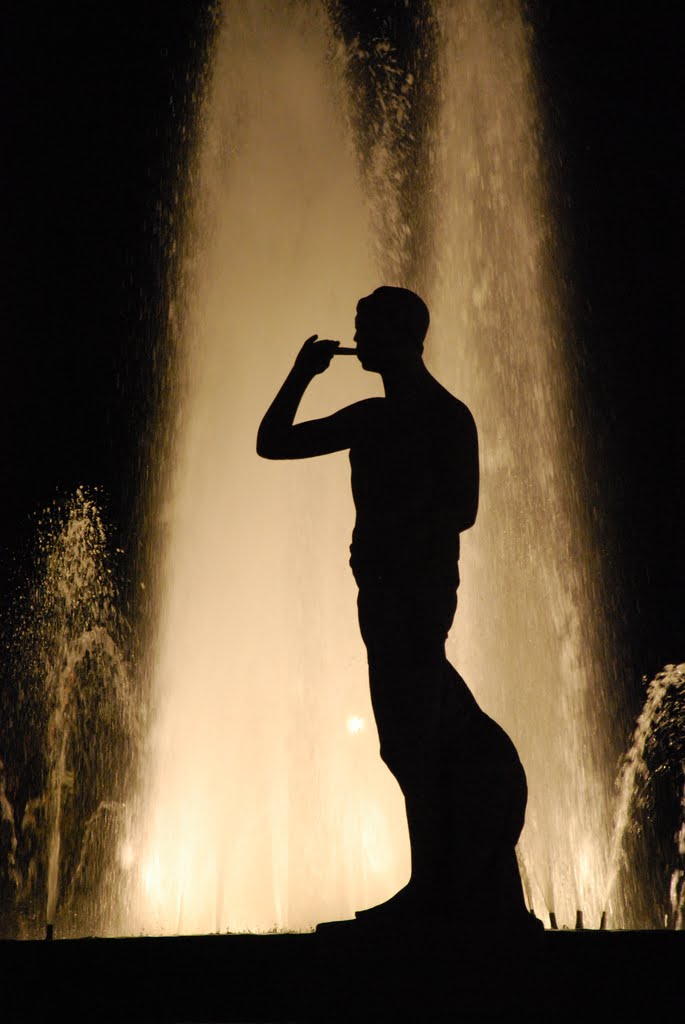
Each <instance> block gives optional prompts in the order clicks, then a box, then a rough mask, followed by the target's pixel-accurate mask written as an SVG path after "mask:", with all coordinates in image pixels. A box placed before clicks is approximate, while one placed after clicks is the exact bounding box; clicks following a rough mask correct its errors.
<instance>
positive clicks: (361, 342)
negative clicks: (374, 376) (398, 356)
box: [354, 300, 394, 373]
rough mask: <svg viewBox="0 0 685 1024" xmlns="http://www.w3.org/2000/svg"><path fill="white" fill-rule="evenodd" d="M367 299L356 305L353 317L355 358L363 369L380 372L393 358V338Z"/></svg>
mask: <svg viewBox="0 0 685 1024" xmlns="http://www.w3.org/2000/svg"><path fill="white" fill-rule="evenodd" d="M379 313H380V311H376V310H374V308H373V306H372V305H371V304H370V303H369V301H368V300H362V301H361V302H360V303H359V305H358V306H357V315H356V317H355V318H354V326H355V332H354V340H355V341H356V343H357V358H358V359H359V362H360V363H361V364H362V366H363V368H364V369H365V370H369V371H370V372H372V373H381V372H382V371H383V369H385V367H386V366H387V365H388V362H389V361H392V358H393V351H394V346H393V339H392V338H390V337H389V336H388V334H387V328H386V325H385V323H384V321H383V319H382V317H381V316H380V315H379Z"/></svg>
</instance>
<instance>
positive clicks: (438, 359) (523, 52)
mask: <svg viewBox="0 0 685 1024" xmlns="http://www.w3.org/2000/svg"><path fill="white" fill-rule="evenodd" d="M439 23H440V46H441V53H440V59H439V65H438V66H439V69H440V84H439V88H440V90H441V97H440V104H439V109H440V113H439V118H438V122H437V126H436V128H435V130H434V138H433V142H432V152H433V166H434V183H435V186H434V187H435V193H434V196H433V199H432V202H433V203H434V204H435V208H434V212H435V213H436V217H435V222H436V224H437V225H438V227H437V228H436V232H435V235H434V240H433V254H432V260H431V262H430V266H429V267H428V268H424V275H423V276H424V277H425V279H426V288H425V291H426V293H427V294H426V298H427V300H428V302H429V305H430V307H431V309H432V312H433V327H432V330H431V335H430V348H429V353H430V355H429V359H430V362H431V365H432V366H433V367H434V368H435V369H436V371H437V373H438V375H439V376H440V378H441V379H442V380H443V381H444V382H445V383H446V384H447V386H448V387H451V388H452V389H453V390H454V391H455V393H457V394H458V395H459V396H460V397H462V398H463V399H464V400H465V401H466V402H467V403H468V404H469V405H470V406H471V408H472V410H473V412H474V415H475V417H476V420H477V422H478V423H479V426H480V431H481V443H482V452H483V490H482V506H481V507H482V512H481V516H480V519H479V522H478V524H477V527H476V528H475V529H474V530H473V531H472V533H471V534H470V535H468V536H467V537H465V539H464V543H463V563H462V564H463V573H462V576H463V580H464V586H463V598H462V604H461V608H460V612H459V614H458V618H457V624H456V627H455V630H454V639H453V640H452V641H451V648H452V651H453V653H454V657H455V660H456V663H457V664H458V666H459V668H460V670H461V671H462V672H463V674H464V675H465V677H466V679H467V680H468V681H469V683H470V684H471V685H472V687H473V689H474V692H475V693H476V695H477V697H478V698H479V700H480V701H481V702H482V704H483V706H484V707H485V708H486V710H488V711H489V712H491V713H492V714H493V715H494V716H495V717H496V718H498V719H499V720H500V721H501V722H502V723H503V724H504V726H505V727H506V728H507V729H508V730H509V731H510V732H511V734H512V737H513V738H514V740H515V742H516V743H517V745H518V746H519V747H520V750H521V754H522V757H523V760H524V763H525V764H526V766H527V769H528V772H529V776H530V787H531V792H532V796H531V803H530V811H529V823H528V826H527V828H526V833H525V839H524V843H523V850H524V856H525V860H526V865H527V874H528V878H529V880H530V884H531V890H532V898H533V900H534V902H535V906H536V909H538V911H539V912H540V913H541V914H543V913H544V911H545V908H546V909H547V910H554V911H556V914H557V918H558V919H560V920H561V921H562V922H565V923H572V922H573V921H574V920H575V912H576V909H577V908H578V907H583V908H584V910H585V913H586V921H591V920H592V917H593V916H594V917H595V918H596V920H597V922H598V921H599V916H600V913H601V910H602V896H603V892H602V886H603V879H604V876H605V872H606V855H607V849H608V836H609V831H610V824H611V822H610V809H609V806H608V804H609V799H610V794H611V778H612V775H613V770H614V764H615V763H616V756H617V751H614V750H612V748H611V742H610V741H611V737H610V736H609V735H607V726H606V721H607V720H606V718H605V717H604V700H605V697H604V694H605V688H606V687H609V686H611V684H612V683H613V682H614V679H613V675H612V670H611V665H610V663H609V661H608V659H607V658H606V657H601V656H598V652H599V651H601V650H602V645H601V644H600V643H599V640H598V635H599V634H600V633H602V632H603V620H602V615H603V609H604V593H603V591H602V590H601V589H600V588H599V587H598V585H597V584H595V583H594V581H595V580H596V578H597V574H596V562H595V556H594V553H593V551H592V547H591V543H592V542H591V537H590V534H589V531H588V529H587V527H586V523H585V519H586V517H585V515H584V513H583V504H584V501H585V496H584V494H583V491H582V477H580V476H579V465H578V462H579V452H578V450H577V449H574V431H573V420H574V409H573V405H572V400H573V396H572V392H571V388H570V386H569V385H568V384H567V378H568V370H567V359H566V353H565V350H564V331H565V326H566V325H565V323H564V319H563V310H562V308H561V305H560V302H559V301H558V299H557V291H558V289H557V288H556V287H555V276H556V275H557V274H558V273H559V270H558V268H557V265H556V264H555V252H554V248H553V244H552V241H553V239H552V229H551V225H550V220H549V217H550V214H549V207H548V202H547V196H546V182H545V180H544V170H543V163H542V160H541V157H540V153H539V149H538V145H539V136H540V124H539V115H538V110H537V104H536V97H535V83H534V81H533V79H532V72H531V67H530V57H529V49H530V39H529V35H528V31H527V29H526V28H525V26H524V25H523V23H522V20H521V17H520V15H519V12H518V7H517V5H516V4H515V3H513V2H511V3H503V4H502V3H499V4H491V3H487V2H486V3H482V2H479V3H475V2H464V3H461V4H447V5H445V7H444V9H443V10H441V12H440V16H439ZM346 56H347V55H346V54H345V52H344V50H343V49H342V48H341V47H340V46H339V45H338V44H335V43H334V42H333V36H332V34H331V31H330V27H329V26H328V25H327V23H326V18H325V17H324V15H323V14H322V13H321V11H320V9H319V8H318V7H316V6H313V5H307V4H303V5H300V6H297V7H296V8H294V9H292V10H291V9H289V10H288V13H287V15H286V14H285V13H284V12H283V11H282V9H281V8H280V7H279V5H269V4H253V5H250V7H249V9H248V10H247V11H246V10H239V9H236V7H232V6H231V5H228V6H227V8H226V12H225V15H224V21H223V26H222V29H221V32H220V34H219V37H218V39H217V41H216V47H215V51H214V57H213V61H214V63H213V71H212V78H211V83H210V85H209V89H208V95H207V98H206V103H205V107H204V110H203V115H202V116H203V130H202V137H201V141H200V144H199V148H198V152H197V155H196V164H195V169H194V172H193V176H192V180H193V189H194V200H195V210H194V220H193V228H192V230H191V231H190V232H189V233H188V236H187V237H186V238H185V239H184V240H183V245H184V247H185V248H184V251H185V269H184V271H183V273H182V275H181V278H180V280H179V284H178V296H177V300H176V306H175V311H174V312H175V316H176V317H177V321H178V326H177V329H178V330H179V332H180V334H181V336H182V338H183V340H184V345H185V349H184V355H183V361H182V364H181V365H180V366H179V373H180V374H181V377H182V398H183V401H182V407H181V413H180V415H179V418H178V422H177V423H176V425H175V429H176V431H177V434H176V436H177V448H176V462H175V465H174V467H173V470H172V475H171V484H170V489H169V495H168V499H167V502H166V505H165V507H164V510H163V515H164V516H165V522H166V532H167V545H166V549H165V552H164V564H163V570H162V582H161V587H162V593H163V605H162V612H161V621H160V626H159V632H158V646H157V652H156V655H155V663H154V669H153V685H154V692H155V701H156V721H155V726H154V730H153V733H152V736H151V749H150V760H149V772H148V778H149V785H148V790H147V792H146V795H145V800H146V802H145V810H144V813H143V817H144V820H145V835H144V842H143V846H142V848H141V851H140V857H141V866H142V874H143V879H144V884H143V890H142V892H141V895H140V903H139V906H140V915H141V916H140V922H141V927H143V928H144V929H146V930H150V931H165V932H168V931H176V930H181V931H191V932H193V931H198V932H204V931H211V930H217V929H226V928H230V929H233V930H244V929H249V930H252V929H268V928H271V927H278V928H285V927H287V928H305V927H309V926H311V925H313V924H314V923H315V922H316V921H318V920H321V919H325V918H330V917H344V916H350V915H351V914H352V912H353V911H354V909H356V908H359V907H362V906H365V905H368V904H370V903H372V902H374V901H377V900H379V899H381V898H383V897H384V896H386V895H389V894H390V893H391V892H393V891H394V890H395V889H396V888H397V887H399V886H400V885H401V884H402V883H403V882H404V880H405V879H406V877H407V874H408V850H407V840H406V835H405V825H404V818H403V813H402V805H401V801H400V795H399V791H398V790H397V788H396V786H395V784H394V782H393V780H392V779H391V778H390V777H389V776H388V775H387V773H386V772H385V769H384V768H383V767H382V765H381V764H380V762H379V761H378V759H377V755H376V737H375V730H374V727H373V723H372V719H371V715H370V707H369V700H368V695H367V692H366V673H365V661H364V655H363V648H362V644H361V641H360V638H359V635H358V629H357V625H356V619H355V592H354V586H353V582H352V579H351V577H350V574H349V571H348V569H347V566H346V562H347V548H348V544H349V537H350V533H351V527H352V507H351V501H350V497H349V493H348V489H349V482H348V468H347V464H346V457H345V456H344V455H340V456H335V457H328V458H326V459H322V460H314V461H313V462H311V463H303V464H295V463H285V464H278V465H274V464H270V463H264V462H260V461H259V460H258V459H257V458H256V457H255V454H254V438H255V432H256V427H257V425H258V423H259V420H260V418H261V416H262V414H263V412H264V410H265V409H266V407H267V405H268V404H269V402H270V400H271V398H272V397H273V394H274V393H275V390H276V389H277V387H278V385H279V384H280V382H281V380H282V378H283V377H284V375H285V373H286V372H287V369H288V368H289V365H290V363H291V361H292V358H293V355H294V352H295V351H296V349H297V347H298V346H299V344H300V343H301V341H302V340H303V339H304V338H305V337H307V336H308V335H309V334H311V333H313V332H318V333H319V335H320V336H324V337H336V338H342V339H349V338H350V336H351V332H352V328H353V316H354V307H355V303H356V299H357V298H358V297H359V296H360V295H362V294H366V293H368V292H369V291H370V290H372V288H373V287H375V286H376V285H377V284H378V283H381V281H385V282H386V283H410V282H406V281H400V280H397V278H396V275H397V274H398V273H399V272H400V269H401V266H402V260H401V259H400V258H399V256H398V253H400V254H401V252H402V250H403V246H404V245H405V244H406V238H407V233H408V229H411V224H409V225H407V224H406V223H404V222H403V221H402V219H401V204H400V203H399V202H398V189H399V190H401V186H402V172H401V165H400V162H399V161H398V160H397V159H396V151H395V150H394V149H393V140H396V139H397V138H401V137H402V124H401V119H402V117H403V116H404V115H405V114H406V109H407V107H406V105H407V104H408V103H410V102H411V89H410V88H407V87H406V83H405V82H404V81H403V79H402V78H401V76H399V77H398V75H397V74H395V76H394V78H393V77H392V76H391V75H389V74H386V75H385V78H384V79H383V78H382V77H381V79H380V80H381V82H383V81H384V82H385V83H390V87H388V85H387V84H386V85H385V86H384V88H385V96H384V99H385V107H386V124H385V127H384V130H381V131H379V132H378V133H377V134H376V139H375V143H374V145H375V150H374V152H373V153H372V154H371V157H372V158H371V160H368V159H367V161H366V166H367V176H366V183H365V185H366V191H364V188H363V187H362V185H361V184H360V180H359V175H358V172H357V162H356V160H355V153H354V151H353V138H352V134H351V131H350V128H349V118H348V114H347V113H346V97H345V92H344V87H343V77H342V72H343V70H344V61H345V59H346ZM369 59H374V60H376V62H378V54H377V55H376V57H375V58H369ZM393 59H394V55H393V54H392V52H391V51H388V50H387V49H386V50H385V51H384V56H383V61H382V66H385V67H390V68H391V69H392V61H393ZM395 70H396V69H395ZM409 84H410V85H411V83H409ZM403 85H405V88H404V89H403V88H402V86H403ZM381 123H382V122H381ZM403 155H404V154H403ZM384 181H385V182H388V183H390V184H389V186H388V188H387V193H384V191H383V182H384ZM366 196H368V197H370V198H369V199H368V200H367V198H365V197H366ZM426 201H428V200H426ZM379 206H380V212H379ZM379 226H380V231H381V232H382V235H381V236H380V237H379ZM384 253H388V254H389V255H388V256H387V258H386V257H385V256H384ZM351 364H352V361H351V360H337V361H335V362H334V365H333V368H332V370H331V371H330V373H329V374H327V375H326V377H325V378H323V379H320V380H317V381H316V383H315V385H313V387H312V391H311V394H310V395H308V396H307V398H306V401H305V403H304V407H303V409H302V413H301V414H302V416H303V417H306V416H311V415H317V414H321V413H324V412H327V411H332V410H333V409H335V408H336V407H338V406H339V405H340V404H341V403H347V402H350V401H353V400H355V399H356V398H358V397H361V396H362V395H366V394H368V393H369V391H370V389H371V388H373V387H374V383H373V382H372V381H370V380H369V378H368V376H365V375H364V374H363V373H362V372H361V371H360V369H359V368H358V367H357V366H355V365H351ZM604 646H605V647H606V644H605V645H604ZM350 716H357V718H356V719H355V720H356V721H357V722H363V727H361V728H358V729H357V731H351V730H350V729H349V728H348V721H349V720H350ZM569 780H572V782H571V784H570V785H569ZM562 794H563V798H562ZM485 898H486V897H485V896H484V899H485Z"/></svg>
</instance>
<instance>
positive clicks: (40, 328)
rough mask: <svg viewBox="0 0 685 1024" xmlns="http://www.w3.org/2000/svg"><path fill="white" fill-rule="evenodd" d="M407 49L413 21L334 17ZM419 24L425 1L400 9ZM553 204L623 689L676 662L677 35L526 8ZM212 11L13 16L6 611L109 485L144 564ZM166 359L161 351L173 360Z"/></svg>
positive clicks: (684, 561)
mask: <svg viewBox="0 0 685 1024" xmlns="http://www.w3.org/2000/svg"><path fill="white" fill-rule="evenodd" d="M343 6H344V7H345V8H346V12H347V17H348V19H349V23H350V25H352V27H354V26H355V25H358V26H359V28H360V29H362V30H363V31H365V32H370V33H371V34H373V33H374V32H379V33H380V32H381V31H389V32H391V33H393V32H396V33H397V34H398V39H399V40H400V46H401V45H404V44H403V43H402V39H403V38H404V34H403V25H404V22H405V21H406V18H407V13H406V9H405V5H404V4H403V3H402V2H387V3H384V4H371V3H369V4H361V3H359V4H355V3H348V4H346V5H343ZM411 6H412V7H413V8H414V10H416V9H418V8H420V7H421V8H422V7H424V6H425V5H424V4H423V3H416V4H413V5H411ZM527 12H528V16H529V18H530V20H531V21H532V23H533V25H534V28H535V39H536V43H535V54H536V62H537V67H538V72H539V76H540V80H541V91H542V96H543V100H544V104H545V112H546V123H547V146H548V152H549V156H550V160H551V163H552V165H553V168H554V176H555V180H556V182H557V189H558V202H559V206H558V218H559V232H560V235H561V237H562V239H563V243H564V247H565V250H566V254H567V258H568V267H569V274H570V278H571V291H572V294H573V297H574V298H573V306H574V308H573V312H574V318H575V334H576V338H577V344H578V345H580V346H581V348H582V360H581V364H582V366H583V367H584V370H583V373H584V378H583V387H584V389H585V392H586V395H587V411H586V415H587V417H588V420H589V423H588V430H589V434H590V437H591V438H592V446H593V448H594V449H595V451H596V453H597V454H598V457H599V463H600V465H601V480H600V481H599V483H598V494H599V496H600V502H601V506H602V507H601V510H600V511H601V516H602V518H603V521H604V523H605V524H608V530H609V532H610V533H611V536H612V537H613V547H612V552H611V558H612V560H614V561H615V562H616V563H617V564H616V568H617V569H618V571H619V575H620V576H621V577H622V579H623V588H624V589H623V609H624V615H625V624H626V626H627V631H628V635H629V636H630V643H631V644H632V649H631V650H626V652H625V663H626V672H627V673H628V674H633V675H635V674H637V675H638V676H639V674H641V673H645V674H648V675H651V674H653V673H654V672H655V671H656V670H657V669H658V668H659V667H661V666H662V665H663V664H664V663H666V662H669V661H680V660H683V658H684V657H685V636H684V633H683V628H682V622H683V597H682V593H683V569H684V568H685V558H684V557H683V556H684V553H685V552H684V548H685V545H684V542H683V530H682V519H683V495H684V493H685V490H684V487H683V483H684V481H683V476H684V462H685V444H684V441H683V433H684V432H683V429H682V418H683V417H682V411H681V409H682V393H683V369H684V366H683V361H684V360H683V346H682V341H681V329H680V328H681V317H680V309H679V302H678V298H679V296H680V283H681V282H680V278H681V272H682V259H681V250H682V238H683V221H684V217H683V212H684V211H683V189H682V172H683V94H682V87H681V64H682V58H681V51H682V28H683V25H682V18H681V16H680V15H679V14H678V12H677V5H669V4H665V3H664V4H660V3H656V4H654V3H652V4H651V5H648V6H647V5H644V10H639V9H638V8H637V7H636V6H634V5H632V4H627V3H622V2H620V0H575V2H572V0H556V2H552V0H547V2H543V0H539V2H532V3H529V4H528V5H527ZM210 21H211V19H210V17H209V15H208V13H207V10H206V6H205V5H202V4H193V3H186V4H178V5H175V4H173V3H165V2H163V0H148V2H145V0H140V2H137V3H135V2H132V0H99V2H98V3H97V4H93V3H86V2H85V0H82V2H80V3H76V4H68V3H65V4H54V5H48V4H40V3H39V4H31V5H23V4H22V5H19V4H14V5H11V7H9V6H6V7H5V10H4V13H3V14H2V24H1V32H0V34H1V36H2V40H3V42H2V47H3V53H2V72H1V74H2V85H1V95H2V129H3V131H2V136H3V145H2V153H3V156H2V164H1V166H2V193H1V206H2V215H3V231H2V252H3V264H2V275H1V277H0V281H1V288H0V292H1V294H2V315H1V323H2V338H3V342H2V349H1V358H2V374H1V377H0V380H1V384H0V410H1V415H2V421H1V423H0V453H1V462H0V465H1V467H2V488H3V490H2V504H1V508H0V573H1V574H2V576H1V578H0V602H1V603H0V611H1V612H2V615H3V617H4V621H7V620H8V618H11V615H12V607H13V601H14V595H15V593H16V589H17V586H18V585H19V584H20V581H21V578H22V576H23V574H25V572H26V570H27V567H28V565H29V561H30V555H29V554H28V551H29V548H30V544H31V538H32V536H33V531H34V527H35V524H34V516H35V513H36V512H37V511H38V510H39V509H41V508H43V507H44V506H46V505H47V504H48V503H49V502H50V501H51V500H52V499H53V498H54V497H55V496H58V495H62V496H64V495H69V494H71V493H72V492H73V491H74V489H75V488H76V487H77V486H78V485H80V484H86V485H88V486H90V487H94V486H97V487H100V488H101V501H102V503H103V504H104V507H105V514H106V517H107V519H108V521H109V523H110V531H111V538H112V546H113V547H122V548H124V549H125V554H124V556H123V557H122V558H121V559H120V562H119V571H120V572H121V575H122V577H123V583H124V590H126V576H127V574H129V575H130V573H131V566H132V565H133V563H134V561H135V554H136V552H135V548H136V545H137V544H138V539H137V538H138V537H139V534H140V531H139V527H140V523H139V521H138V519H137V516H138V512H137V510H138V509H139V508H140V503H139V501H138V498H139V496H140V493H141V492H142V489H143V488H144V487H145V475H146V448H145V443H146V438H147V437H148V436H149V427H150V423H151V418H152V415H153V412H154V409H155V404H156V402H157V400H158V398H159V393H158V392H159V373H158V368H159V359H160V345H159V344H158V342H159V340H160V339H161V338H162V337H163V333H164V309H165V279H166V275H167V273H168V269H169V258H168V253H169V246H170V242H171V239H172V237H173V231H174V220H175V218H177V217H178V213H179V208H180V207H182V200H183V196H182V191H183V179H182V174H181V173H180V172H179V167H183V165H184V154H185V153H186V152H187V149H188V147H189V145H190V144H191V143H190V141H189V137H188V136H187V135H186V136H185V137H184V133H183V131H182V129H183V126H184V125H187V124H188V123H189V118H190V111H191V109H192V98H191V84H192V83H193V82H194V81H196V80H197V73H198V67H199V66H200V63H201V55H202V42H203V39H204V38H205V36H206V32H207V29H208V25H209V23H210ZM162 355H163V353H162Z"/></svg>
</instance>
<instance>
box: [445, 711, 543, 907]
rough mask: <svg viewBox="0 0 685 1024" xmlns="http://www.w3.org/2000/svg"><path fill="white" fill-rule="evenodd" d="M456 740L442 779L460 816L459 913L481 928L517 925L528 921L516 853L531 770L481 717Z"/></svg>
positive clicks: (454, 837)
mask: <svg viewBox="0 0 685 1024" xmlns="http://www.w3.org/2000/svg"><path fill="white" fill-rule="evenodd" d="M448 733H451V735H449V742H448V745H447V747H446V748H445V749H444V750H443V759H444V762H443V763H444V771H443V776H442V778H443V785H444V787H445V788H444V795H443V799H444V800H445V801H446V802H449V803H450V805H451V808H452V814H451V820H450V836H449V848H450V853H449V861H450V865H451V876H450V883H449V884H450V892H451V903H452V906H453V911H454V913H455V914H456V915H457V916H458V917H462V918H464V919H465V920H471V921H473V923H476V922H478V923H485V921H487V922H488V923H495V921H497V922H498V923H506V922H509V923H511V924H514V925H515V924H516V923H517V921H520V920H524V919H525V917H526V916H527V910H526V906H525V901H524V897H523V888H522V885H521V879H520V875H519V871H518V864H517V860H516V850H515V848H516V843H517V842H518V839H519V836H520V834H521V830H522V828H523V823H524V818H525V809H526V801H527V795H528V790H527V783H526V776H525V772H524V769H523V766H522V765H521V762H520V760H519V757H518V754H517V752H516V748H515V747H514V744H513V743H512V742H511V740H510V738H509V737H508V736H507V734H506V733H505V732H504V730H503V729H501V727H500V726H499V725H497V723H496V722H494V721H493V720H492V719H491V718H489V717H488V716H487V715H485V714H484V713H483V712H482V711H480V710H479V711H478V712H477V713H476V714H475V715H473V716H471V717H470V718H469V720H468V723H467V725H466V727H464V728H462V729H460V730H455V729H451V730H448Z"/></svg>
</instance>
